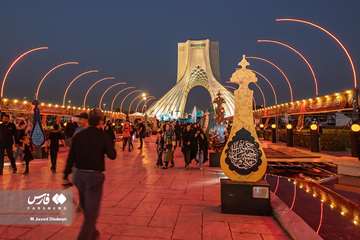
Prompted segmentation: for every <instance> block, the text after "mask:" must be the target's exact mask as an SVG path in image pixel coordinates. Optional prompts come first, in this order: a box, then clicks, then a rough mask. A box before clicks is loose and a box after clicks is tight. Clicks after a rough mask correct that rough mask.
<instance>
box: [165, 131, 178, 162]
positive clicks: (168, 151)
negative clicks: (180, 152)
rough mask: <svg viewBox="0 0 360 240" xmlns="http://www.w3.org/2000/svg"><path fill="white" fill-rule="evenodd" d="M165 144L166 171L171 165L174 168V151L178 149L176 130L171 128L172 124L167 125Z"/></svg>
mask: <svg viewBox="0 0 360 240" xmlns="http://www.w3.org/2000/svg"><path fill="white" fill-rule="evenodd" d="M164 144H165V166H164V167H163V168H164V169H167V168H168V165H169V163H170V167H174V166H175V164H174V150H175V148H176V139H175V133H174V130H173V129H172V128H171V126H170V124H166V125H165V132H164Z"/></svg>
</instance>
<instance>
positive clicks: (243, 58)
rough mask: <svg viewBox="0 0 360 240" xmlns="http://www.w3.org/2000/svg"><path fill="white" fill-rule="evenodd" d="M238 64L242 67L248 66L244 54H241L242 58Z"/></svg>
mask: <svg viewBox="0 0 360 240" xmlns="http://www.w3.org/2000/svg"><path fill="white" fill-rule="evenodd" d="M238 66H240V67H241V68H243V69H246V67H247V66H250V63H249V62H248V61H247V60H246V56H245V54H243V55H242V59H241V61H240V62H239V64H238Z"/></svg>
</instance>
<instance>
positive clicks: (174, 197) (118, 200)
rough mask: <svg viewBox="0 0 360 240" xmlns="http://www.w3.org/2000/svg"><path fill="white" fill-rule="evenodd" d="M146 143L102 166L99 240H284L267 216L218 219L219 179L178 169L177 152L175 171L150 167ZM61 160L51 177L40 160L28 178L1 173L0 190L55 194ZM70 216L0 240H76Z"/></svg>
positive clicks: (3, 232) (8, 230) (209, 172)
mask: <svg viewBox="0 0 360 240" xmlns="http://www.w3.org/2000/svg"><path fill="white" fill-rule="evenodd" d="M152 140H153V139H151V138H150V139H147V140H146V141H147V143H146V144H145V147H144V150H143V151H142V152H140V151H138V150H137V149H136V150H135V151H133V152H131V153H128V152H122V151H120V148H119V147H118V149H119V152H118V157H117V159H116V160H115V161H110V160H109V161H107V165H106V167H107V171H106V180H105V186H104V195H103V201H102V208H101V214H100V217H99V219H98V229H99V230H100V232H101V239H111V240H144V239H174V240H192V239H194V240H197V239H203V240H208V239H209V240H210V239H211V240H212V239H214V240H215V239H219V240H227V239H231V240H242V239H246V240H253V239H254V240H258V239H259V240H260V239H261V240H267V239H269V240H270V239H276V240H282V239H288V237H287V236H286V235H285V233H284V232H283V231H282V229H281V228H280V227H279V226H278V224H277V223H276V221H275V220H274V219H273V218H271V217H258V216H246V215H230V214H221V213H220V208H219V206H220V195H219V193H220V189H219V175H218V174H217V172H216V171H214V169H209V168H205V169H204V170H203V171H200V170H199V169H197V168H196V167H195V166H193V169H190V170H185V169H183V165H184V164H183V162H182V155H181V153H180V151H179V150H177V151H176V153H175V162H176V167H175V168H173V169H167V170H163V169H157V168H155V167H154V166H155V159H156V154H155V150H154V149H155V146H154V143H153V142H152ZM65 156H66V151H65V150H64V151H63V153H61V154H60V160H59V168H58V169H59V173H57V174H55V175H52V174H51V173H50V171H49V165H48V161H45V160H36V161H33V162H32V163H31V165H30V175H29V176H22V175H21V174H16V175H12V174H10V173H9V171H8V170H6V171H5V175H4V176H3V177H0V188H1V189H8V190H9V189H40V188H48V189H49V188H51V189H61V188H62V186H61V183H62V181H61V177H62V175H61V173H60V172H61V170H62V169H63V161H64V158H65ZM19 170H22V169H21V167H19ZM74 195H75V196H76V190H75V189H74ZM74 214H75V218H74V222H73V224H72V225H71V226H62V225H29V226H23V225H22V226H0V239H24V240H25V239H36V240H42V239H51V240H56V239H59V240H71V239H76V235H77V233H78V231H79V227H80V224H81V221H82V216H81V214H80V213H74Z"/></svg>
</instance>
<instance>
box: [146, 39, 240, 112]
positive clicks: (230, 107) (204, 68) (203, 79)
mask: <svg viewBox="0 0 360 240" xmlns="http://www.w3.org/2000/svg"><path fill="white" fill-rule="evenodd" d="M217 79H220V65H219V43H218V42H213V41H210V40H209V39H205V40H188V41H186V42H182V43H178V71H177V82H176V84H175V86H174V87H173V88H172V89H170V91H168V92H167V93H166V94H165V95H164V96H163V97H162V98H161V99H159V100H158V101H157V102H156V103H155V104H154V105H153V106H152V107H150V108H149V109H148V110H147V111H146V114H147V115H149V116H156V117H157V118H159V119H160V118H162V117H166V118H173V119H176V118H179V117H182V116H183V115H184V110H185V104H186V100H187V98H188V94H189V92H190V90H191V89H192V88H194V87H197V86H201V87H204V88H205V89H206V90H208V91H209V93H210V96H211V99H212V102H213V105H214V99H215V98H216V94H217V93H218V92H220V93H221V95H222V97H223V98H224V100H225V104H224V108H225V116H232V115H234V95H233V94H232V93H231V92H229V91H228V90H227V89H226V88H225V87H223V86H222V85H221V84H220V83H219V82H218V80H217ZM213 107H214V108H215V106H213Z"/></svg>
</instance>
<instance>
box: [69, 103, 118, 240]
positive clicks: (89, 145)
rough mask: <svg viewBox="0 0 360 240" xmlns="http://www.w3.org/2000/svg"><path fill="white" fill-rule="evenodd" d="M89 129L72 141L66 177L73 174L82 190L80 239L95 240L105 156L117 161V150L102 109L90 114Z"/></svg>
mask: <svg viewBox="0 0 360 240" xmlns="http://www.w3.org/2000/svg"><path fill="white" fill-rule="evenodd" d="M88 121H89V127H88V128H87V129H84V130H82V131H81V132H79V133H77V134H76V135H75V136H74V137H73V139H72V144H71V148H70V152H69V156H68V159H67V164H66V168H65V171H64V174H68V173H69V172H71V168H72V166H74V167H75V171H74V184H75V186H76V187H77V188H78V190H79V195H80V207H81V208H82V209H83V212H84V222H83V224H82V226H81V230H80V233H79V236H78V240H82V239H84V240H92V239H96V238H97V237H98V235H99V232H98V231H97V230H96V220H97V217H98V214H99V209H100V202H101V196H102V190H103V184H104V173H103V172H104V171H105V155H106V156H107V157H108V158H110V159H112V160H114V159H115V158H116V151H115V148H114V145H113V143H112V141H111V139H110V138H109V137H108V135H107V134H106V133H105V132H104V130H103V129H102V128H103V124H104V114H103V113H102V112H101V111H100V110H99V109H94V110H91V111H90V113H89V119H88Z"/></svg>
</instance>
